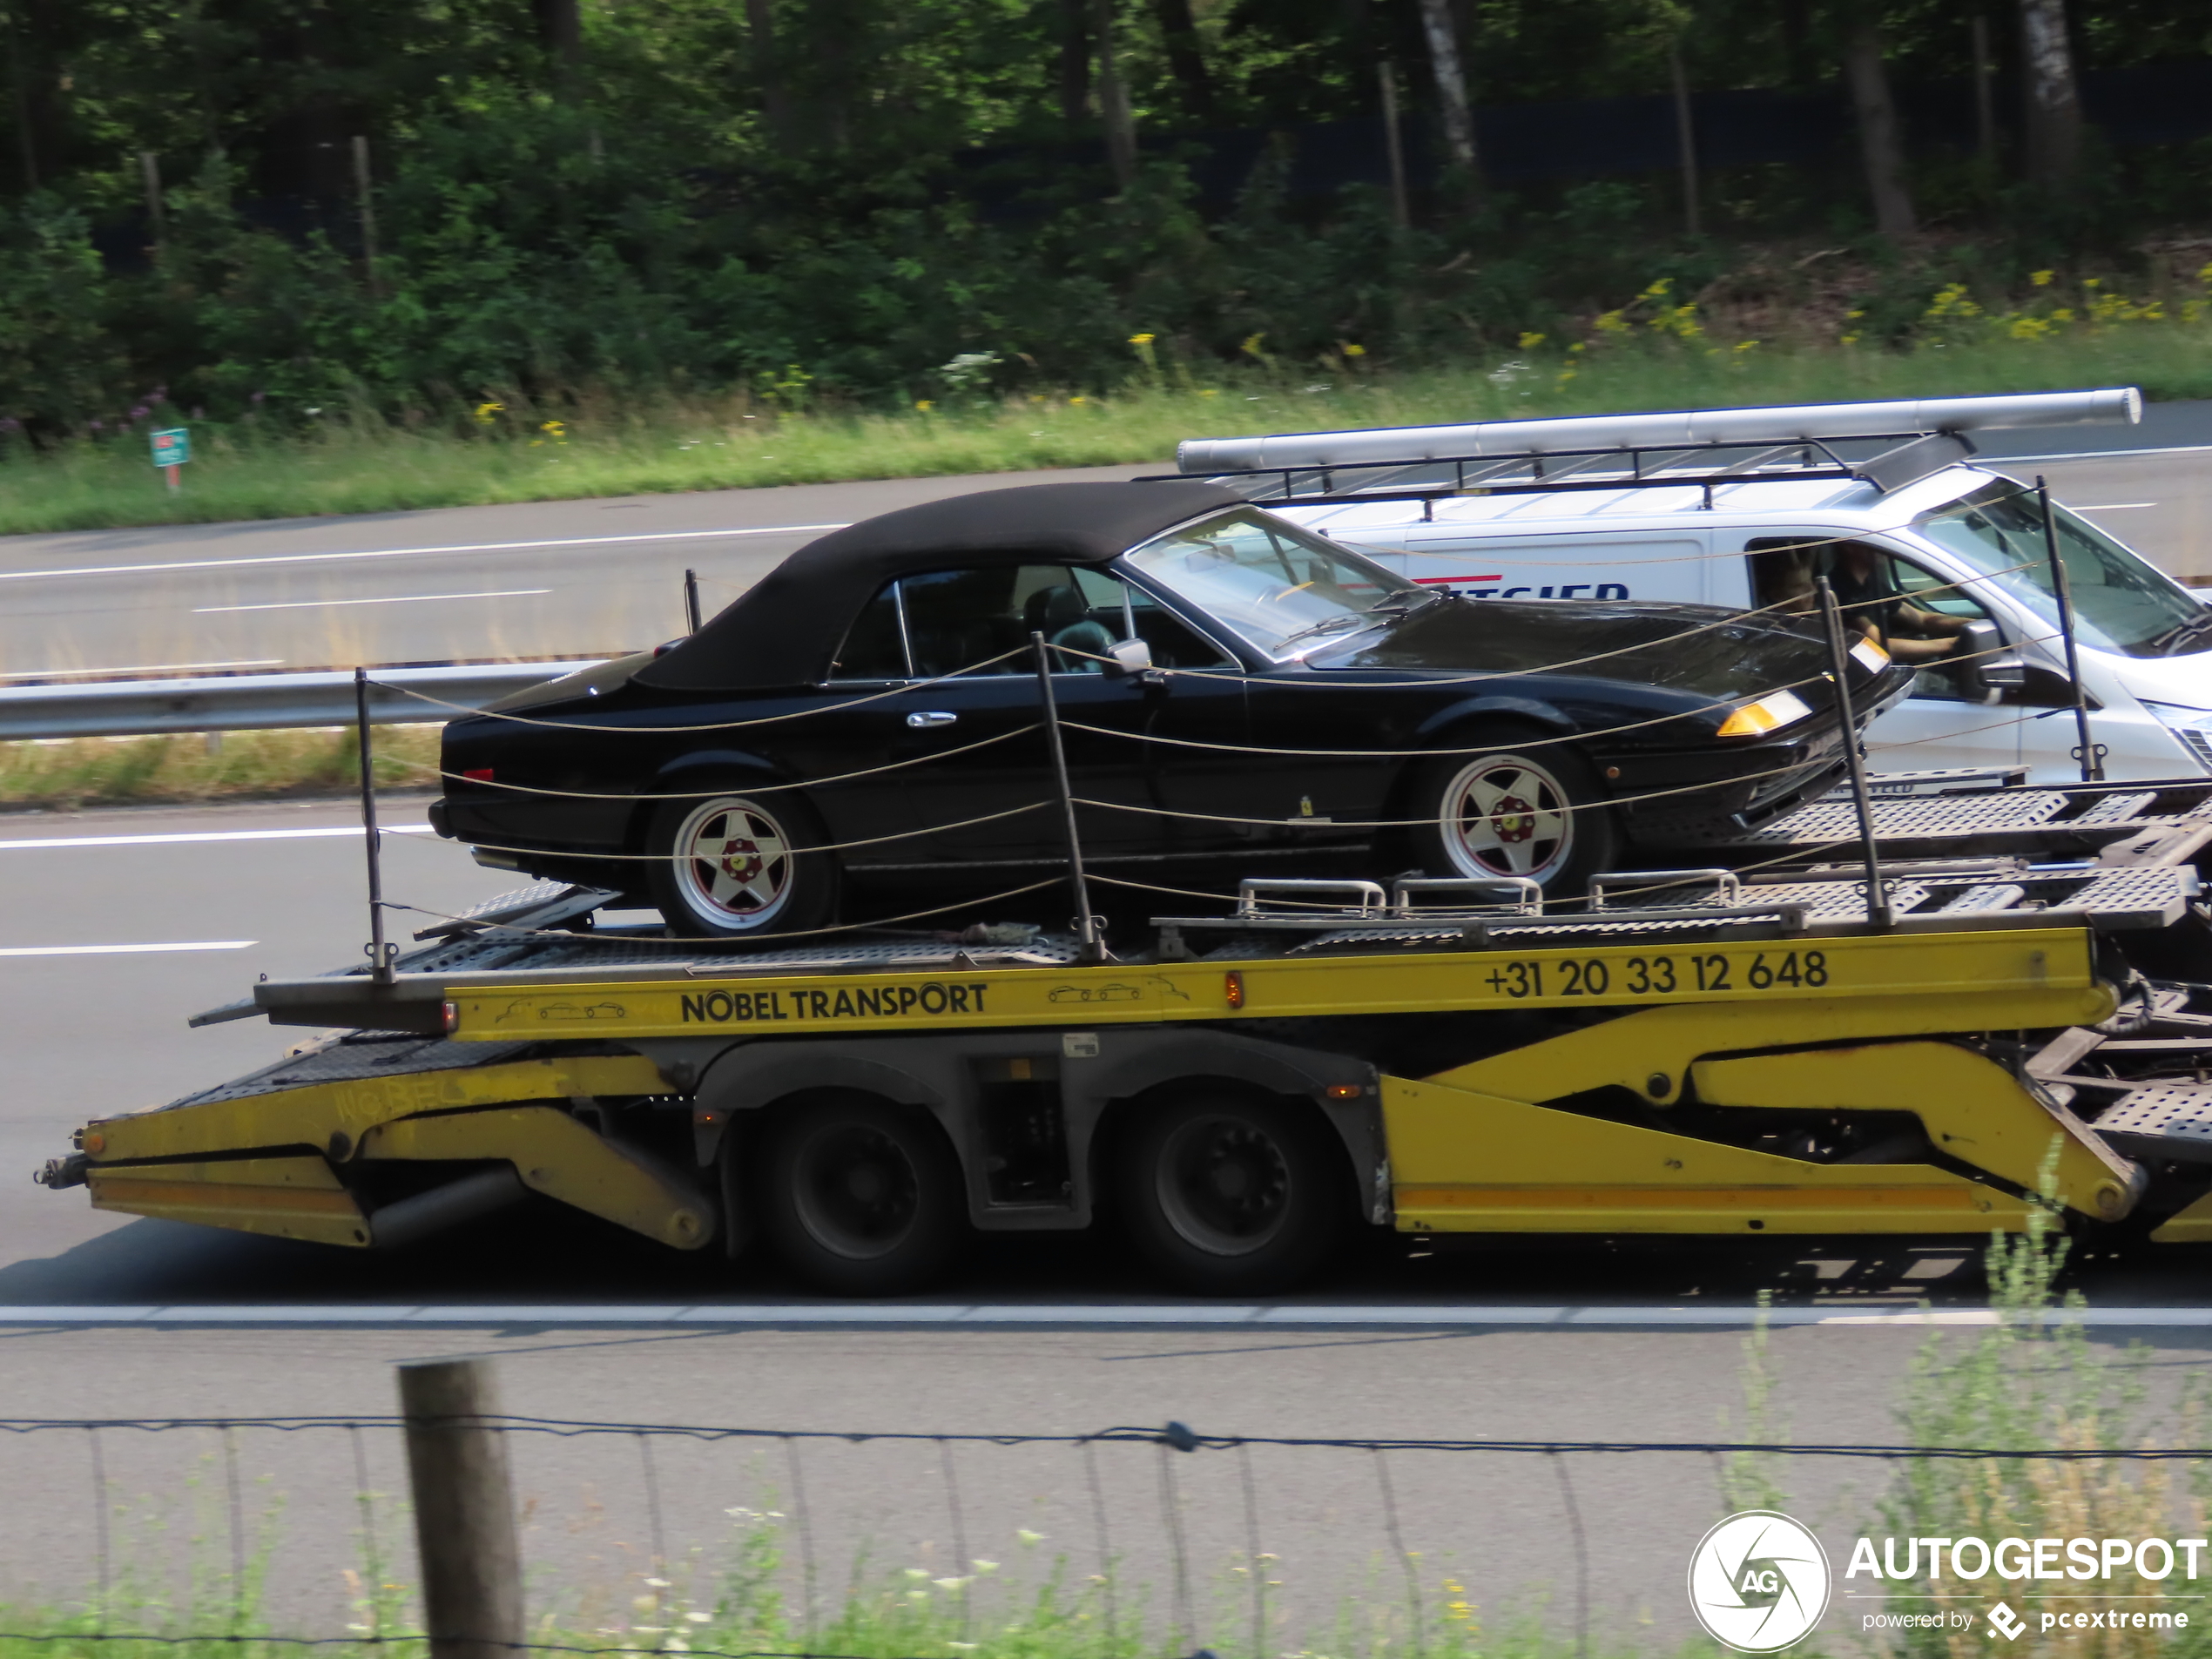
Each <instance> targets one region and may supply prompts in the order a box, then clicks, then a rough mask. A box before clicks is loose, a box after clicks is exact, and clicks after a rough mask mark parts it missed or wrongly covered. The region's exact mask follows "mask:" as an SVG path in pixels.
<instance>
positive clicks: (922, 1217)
mask: <svg viewBox="0 0 2212 1659" xmlns="http://www.w3.org/2000/svg"><path fill="white" fill-rule="evenodd" d="M761 1150H762V1157H761V1160H760V1163H759V1170H760V1185H759V1214H760V1222H761V1228H762V1231H764V1232H765V1233H766V1234H767V1237H768V1239H769V1242H770V1243H771V1244H772V1245H773V1246H774V1249H775V1251H776V1254H777V1255H778V1257H779V1258H781V1259H782V1261H783V1263H784V1264H785V1265H786V1266H787V1267H789V1268H790V1269H791V1270H792V1272H794V1273H796V1274H798V1275H799V1278H803V1279H805V1280H806V1283H807V1284H809V1285H813V1287H814V1288H815V1289H816V1290H819V1291H827V1292H828V1293H829V1294H831V1295H833V1296H901V1295H904V1294H906V1293H907V1292H908V1291H918V1290H921V1289H924V1288H926V1287H927V1285H930V1284H932V1283H934V1281H935V1280H937V1279H938V1278H941V1277H942V1276H943V1274H944V1273H945V1272H946V1271H947V1270H948V1269H949V1268H950V1267H951V1266H952V1264H953V1263H954V1260H955V1259H956V1258H957V1257H958V1256H959V1254H960V1251H961V1245H962V1244H964V1243H965V1242H966V1239H967V1236H968V1200H967V1194H966V1191H965V1190H964V1189H963V1188H962V1185H961V1174H960V1163H959V1161H958V1160H957V1159H956V1158H954V1156H953V1150H952V1148H951V1147H950V1146H948V1145H947V1144H946V1142H945V1136H944V1133H943V1131H942V1130H940V1129H939V1128H938V1126H937V1123H936V1121H935V1120H934V1118H932V1117H930V1116H928V1114H927V1113H926V1112H923V1111H921V1110H920V1109H914V1108H910V1107H902V1106H896V1105H894V1104H892V1103H890V1102H889V1101H886V1100H880V1099H878V1098H877V1097H876V1096H873V1095H862V1094H846V1093H834V1094H826V1095H818V1096H810V1097H808V1098H806V1099H805V1100H800V1101H794V1102H792V1103H789V1104H787V1105H786V1106H785V1107H783V1108H781V1109H779V1112H778V1114H777V1116H776V1118H775V1121H774V1122H773V1123H772V1124H771V1125H770V1126H769V1130H768V1134H767V1136H766V1140H765V1145H764V1146H763V1147H762V1149H761Z"/></svg>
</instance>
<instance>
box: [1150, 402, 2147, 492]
mask: <svg viewBox="0 0 2212 1659" xmlns="http://www.w3.org/2000/svg"><path fill="white" fill-rule="evenodd" d="M2141 411H2142V397H2141V393H2139V392H2138V391H2136V390H2135V389H2134V388H2133V387H2121V388H2108V389H2106V390H2101V391H2091V392H2039V393H2031V394H2023V395H2007V396H2000V397H1964V398H1943V399H1923V400H1911V401H1887V402H1869V403H1824V404H1805V405H1800V406H1795V407H1790V408H1748V409H1714V410H1706V411H1703V412H1688V413H1679V414H1667V415H1588V416H1571V417H1567V418H1563V419H1558V420H1541V421H1486V422H1480V423H1476V424H1472V425H1457V426H1434V427H1395V428H1380V429H1375V430H1368V431H1355V432H1312V433H1290V434H1277V435H1271V436H1267V437H1258V438H1198V439H1192V440H1190V441H1188V442H1184V443H1183V444H1181V445H1179V446H1178V447H1177V450H1176V461H1177V466H1178V468H1179V469H1180V471H1179V472H1178V473H1177V474H1176V476H1180V477H1188V476H1190V475H1194V474H1195V475H1204V476H1206V477H1209V478H1211V479H1213V480H1215V481H1216V482H1222V483H1225V484H1229V485H1230V486H1231V487H1232V488H1239V489H1245V490H1246V493H1247V494H1249V495H1250V496H1251V498H1252V499H1254V500H1261V501H1278V502H1352V501H1420V502H1425V503H1426V502H1433V501H1434V500H1435V499H1436V498H1438V497H1440V496H1474V495H1490V494H1527V493H1544V492H1550V491H1554V490H1575V489H1639V488H1682V487H1691V488H1702V489H1703V491H1704V502H1703V504H1704V506H1706V507H1707V508H1709V509H1710V507H1711V506H1712V504H1713V500H1712V494H1713V490H1714V489H1716V487H1719V486H1723V485H1729V484H1739V483H1748V482H1773V481H1777V480H1784V481H1791V482H1796V481H1800V480H1811V479H1820V478H1834V479H1838V480H1841V479H1858V480H1860V481H1862V482H1866V483H1870V484H1871V485H1873V486H1874V488H1875V489H1878V490H1880V491H1882V492H1884V493H1885V494H1886V493H1889V492H1891V491H1893V490H1897V489H1904V488H1905V486H1907V485H1909V484H1912V483H1915V482H1919V480H1921V479H1923V478H1925V477H1928V476H1930V475H1932V474H1934V473H1938V472H1940V471H1942V470H1943V469H1945V468H1946V467H1950V466H1954V465H1956V464H1958V463H1959V462H1962V461H1965V460H1966V459H1968V458H1969V457H1970V456H1972V455H1973V454H1974V453H1975V451H1974V448H1973V443H1972V442H1971V441H1970V440H1969V439H1967V438H1966V436H1965V435H1964V434H1966V432H1969V431H1973V430H1977V429H1988V428H2005V427H2023V426H2055V425H2063V424H2075V423H2080V422H2124V423H2128V424H2133V423H2134V422H2135V421H2138V420H2140V419H2141ZM1846 452H1848V453H1846Z"/></svg>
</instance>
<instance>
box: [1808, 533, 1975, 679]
mask: <svg viewBox="0 0 2212 1659" xmlns="http://www.w3.org/2000/svg"><path fill="white" fill-rule="evenodd" d="M1828 585H1829V586H1830V587H1831V588H1832V589H1834V590H1835V594H1836V603H1837V604H1839V605H1841V606H1842V607H1843V610H1844V622H1845V623H1846V624H1848V625H1849V626H1851V627H1853V628H1856V629H1858V631H1859V632H1861V633H1863V634H1865V636H1866V637H1868V638H1869V639H1871V640H1872V641H1873V642H1874V643H1875V644H1878V645H1879V646H1881V647H1882V649H1883V650H1885V651H1888V652H1889V654H1890V656H1891V657H1892V658H1894V659H1895V660H1896V661H1898V662H1900V663H1932V662H1937V661H1939V660H1941V659H1942V658H1946V657H1948V656H1950V655H1951V653H1952V652H1953V651H1956V650H1958V648H1959V636H1960V635H1961V634H1962V633H1964V632H1965V631H1966V623H1967V618H1966V617H1947V616H1946V615H1944V614H1943V613H1942V612H1941V611H1939V610H1926V609H1925V608H1924V607H1922V606H1919V605H1916V604H1913V603H1912V601H1911V600H1910V599H1907V598H1906V597H1905V594H1904V592H1903V590H1900V589H1899V588H1898V585H1897V578H1896V577H1894V576H1893V575H1892V573H1891V570H1890V561H1889V559H1888V557H1887V556H1885V554H1884V553H1883V552H1882V551H1881V550H1880V549H1878V548H1875V547H1871V546H1869V545H1868V544H1867V543H1865V542H1845V543H1842V544H1841V545H1839V546H1838V548H1837V549H1836V550H1835V553H1834V555H1833V557H1832V560H1831V563H1830V567H1829V570H1828Z"/></svg>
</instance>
